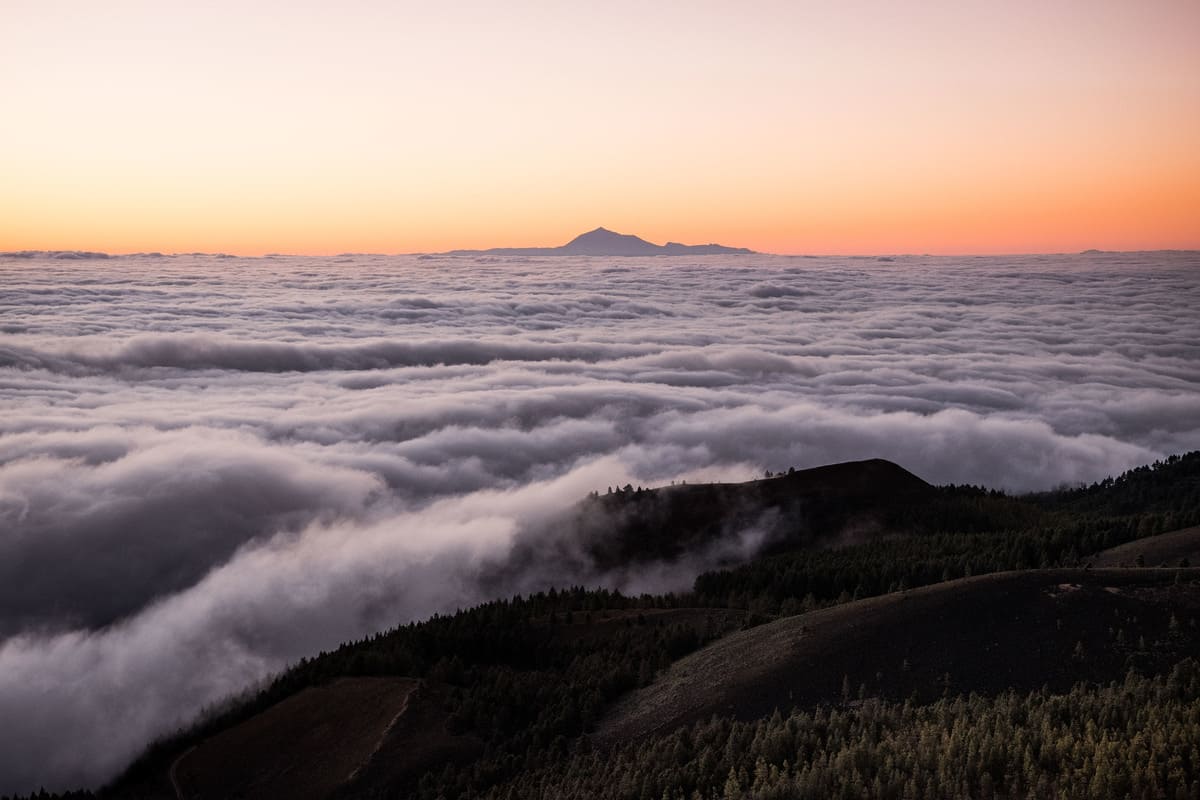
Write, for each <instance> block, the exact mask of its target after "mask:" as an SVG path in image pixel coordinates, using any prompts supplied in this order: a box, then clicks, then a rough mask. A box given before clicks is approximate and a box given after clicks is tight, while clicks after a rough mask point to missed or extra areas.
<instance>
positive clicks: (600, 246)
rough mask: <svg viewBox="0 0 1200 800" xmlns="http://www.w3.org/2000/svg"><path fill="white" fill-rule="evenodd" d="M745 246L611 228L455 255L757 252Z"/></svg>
mask: <svg viewBox="0 0 1200 800" xmlns="http://www.w3.org/2000/svg"><path fill="white" fill-rule="evenodd" d="M753 254H754V251H753V250H750V249H749V248H745V247H726V246H725V245H721V244H680V243H679V242H667V243H666V244H653V243H652V242H647V241H646V240H645V239H643V238H641V237H639V236H633V235H632V234H628V233H616V232H614V231H610V230H608V229H607V228H596V229H595V230H594V231H588V232H587V233H581V234H579V235H578V236H576V237H575V238H574V239H572V240H571V241H569V242H567V243H566V244H564V245H561V246H559V247H493V248H491V249H489V250H451V251H449V252H448V253H445V254H444V255H452V256H483V255H486V256H715V255H753Z"/></svg>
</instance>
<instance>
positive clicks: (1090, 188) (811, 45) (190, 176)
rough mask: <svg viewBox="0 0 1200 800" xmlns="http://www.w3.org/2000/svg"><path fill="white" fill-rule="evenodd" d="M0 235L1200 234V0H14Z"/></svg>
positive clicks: (1098, 244) (1164, 243) (1054, 243)
mask: <svg viewBox="0 0 1200 800" xmlns="http://www.w3.org/2000/svg"><path fill="white" fill-rule="evenodd" d="M0 28H2V29H3V30H4V39H5V46H4V47H3V48H2V49H0V107H2V108H4V109H5V124H4V125H3V126H0V154H2V155H0V174H2V175H3V179H2V180H0V250H14V249H93V250H105V251H109V252H138V251H163V252H188V251H208V252H218V251H219V252H229V253H237V254H247V255H253V254H262V253H267V252H291V253H307V254H332V253H339V252H392V253H395V252H418V251H436V250H444V249H450V248H458V247H491V246H532V245H554V244H561V243H563V242H565V241H567V240H569V239H570V238H572V237H573V236H575V235H576V234H578V233H580V232H582V231H585V230H590V229H591V228H594V227H596V226H598V225H603V226H605V227H608V228H611V229H614V230H618V231H622V232H629V233H636V234H639V235H641V236H643V237H644V238H647V239H649V240H651V241H655V242H659V243H661V242H664V241H667V240H674V241H682V242H686V243H704V242H708V241H718V242H721V243H723V244H729V245H735V246H746V247H751V248H754V249H757V250H760V251H767V252H780V253H809V252H813V253H895V252H918V253H921V252H932V253H1012V252H1072V251H1077V250H1082V249H1086V248H1101V249H1124V250H1130V249H1157V248H1196V247H1200V147H1198V146H1197V142H1200V46H1198V45H1197V41H1198V40H1200V39H1198V37H1200V3H1196V2H1195V1H1194V0H1147V2H1138V3H1130V2H1124V1H1122V2H1114V1H1111V0H1096V1H1094V2H1026V1H1025V0H1019V1H1017V2H1011V3H994V2H944V3H943V2H924V3H890V2H879V3H870V2H845V3H819V4H818V3H810V2H794V1H793V2H758V3H732V2H730V3H716V2H689V3H674V2H662V3H653V4H646V3H641V2H638V3H634V2H623V1H622V0H616V1H615V2H609V3H603V4H597V3H562V2H535V1H534V0H514V1H513V2H508V3H492V2H478V3H476V2H460V3H453V4H441V3H426V2H422V3H416V2H384V1H383V0H357V1H356V0H348V1H347V2H342V3H337V4H331V3H325V2H320V3H318V2H306V1H305V0H290V1H289V2H257V3H249V4H248V3H243V2H233V1H232V0H212V1H211V2H205V3H194V2H176V1H174V0H154V1H153V2H138V1H130V0H113V1H112V2H106V3H94V2H90V1H84V0H69V1H60V0H31V1H27V0H3V2H0Z"/></svg>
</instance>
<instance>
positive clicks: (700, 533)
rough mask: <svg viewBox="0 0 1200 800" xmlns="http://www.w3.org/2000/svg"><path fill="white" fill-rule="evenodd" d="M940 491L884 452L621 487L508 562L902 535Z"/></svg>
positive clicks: (599, 562) (650, 556)
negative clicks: (757, 473)
mask: <svg viewBox="0 0 1200 800" xmlns="http://www.w3.org/2000/svg"><path fill="white" fill-rule="evenodd" d="M934 494H935V490H934V489H933V487H932V486H930V485H929V484H927V483H926V482H925V481H923V480H921V479H920V478H918V477H917V476H915V475H913V474H912V473H911V472H909V471H907V470H905V469H903V468H902V467H899V466H897V465H896V464H893V463H891V462H890V461H884V460H882V459H872V460H869V461H854V462H847V463H843V464H833V465H830V466H825V467H817V468H814V469H807V470H799V471H789V472H788V473H786V474H780V475H778V476H775V477H771V478H764V479H762V480H755V481H748V482H746V483H710V484H679V485H674V486H664V487H660V488H656V489H642V488H641V487H636V488H635V487H633V486H626V487H623V488H622V487H613V488H612V489H610V490H609V492H608V493H602V494H597V495H593V496H592V497H590V498H588V499H587V500H585V501H583V502H582V503H580V504H579V505H578V506H576V507H575V509H574V510H573V511H572V512H571V513H569V514H568V515H567V516H566V517H565V518H563V519H560V520H558V521H556V523H555V525H556V526H558V527H560V528H565V529H566V530H568V531H569V532H570V535H567V536H562V537H556V540H557V541H558V542H559V544H558V545H557V546H556V547H557V549H556V550H555V551H553V552H547V548H548V547H555V545H550V544H547V542H546V537H544V536H541V535H539V534H538V533H536V532H535V533H533V534H531V535H530V536H529V537H527V539H526V540H525V541H524V542H522V543H520V544H519V545H518V546H517V548H516V551H515V552H514V554H513V557H512V558H511V559H510V560H509V561H510V563H509V564H508V565H506V567H505V569H510V570H518V571H519V570H522V569H524V568H525V567H526V566H527V565H528V564H530V563H533V562H535V561H539V560H544V559H548V558H549V559H554V560H555V561H556V562H560V563H561V562H564V561H567V562H569V561H572V560H578V559H580V558H585V559H587V560H588V561H589V562H590V563H592V564H593V565H594V566H595V567H597V568H599V569H601V570H608V569H617V568H624V567H628V566H630V565H633V564H638V563H643V562H649V561H672V560H674V559H677V558H680V557H681V556H683V555H685V554H688V553H698V552H703V551H705V549H706V548H711V547H714V546H718V545H720V544H721V543H726V542H729V541H736V540H738V539H739V537H741V538H744V539H745V540H747V541H748V542H750V543H751V544H752V545H753V546H755V548H756V549H757V551H758V552H762V553H770V552H778V551H783V550H790V549H795V548H797V547H809V546H831V545H835V544H842V543H847V542H852V541H863V540H867V539H870V538H872V537H874V536H879V535H884V534H886V533H894V532H900V527H899V526H900V525H901V524H907V521H908V519H907V518H908V512H907V511H906V509H909V508H911V507H912V506H913V505H914V504H918V503H920V502H921V501H924V500H927V499H929V498H931V497H932V496H933V495H934ZM753 554H754V553H750V554H749V555H753ZM745 557H746V556H743V558H745Z"/></svg>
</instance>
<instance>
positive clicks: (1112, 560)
mask: <svg viewBox="0 0 1200 800" xmlns="http://www.w3.org/2000/svg"><path fill="white" fill-rule="evenodd" d="M1138 556H1141V557H1142V562H1143V563H1144V564H1145V566H1148V567H1158V566H1166V567H1174V566H1178V565H1179V562H1180V561H1181V560H1182V559H1187V560H1188V562H1189V563H1190V564H1191V565H1200V526H1197V527H1193V528H1184V529H1183V530H1180V531H1171V532H1170V533H1160V534H1159V535H1158V536H1148V537H1146V538H1145V539H1137V540H1135V541H1132V542H1127V543H1125V544H1123V545H1118V546H1117V547H1110V548H1109V549H1108V550H1104V551H1101V552H1099V553H1097V554H1096V555H1095V557H1093V558H1092V559H1091V562H1092V565H1093V566H1096V567H1132V566H1134V565H1136V564H1137V559H1138Z"/></svg>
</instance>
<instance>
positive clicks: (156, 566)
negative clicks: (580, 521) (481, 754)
mask: <svg viewBox="0 0 1200 800" xmlns="http://www.w3.org/2000/svg"><path fill="white" fill-rule="evenodd" d="M1198 306H1200V256H1198V255H1197V254H1188V253H1174V254H1137V255H1130V254H1095V255H1086V256H1059V257H1021V258H967V259H949V258H938V259H933V258H917V257H897V258H896V259H895V260H894V261H891V262H877V261H875V260H867V259H849V258H829V259H807V258H781V257H765V256H764V257H758V256H755V257H741V258H738V259H736V260H724V261H723V260H722V259H721V258H719V257H711V258H681V259H645V260H639V259H620V260H613V259H599V258H595V259H591V258H579V259H565V258H555V259H522V258H512V259H497V258H488V259H479V260H475V259H469V258H457V259H456V258H447V259H440V260H439V259H429V258H426V259H415V258H406V257H369V256H361V257H360V256H354V257H339V258H326V259H309V258H292V257H277V258H276V257H272V258H263V259H230V258H217V257H204V256H186V257H184V256H180V257H162V258H153V259H147V258H132V257H131V258H111V259H106V260H76V259H58V258H50V257H42V256H38V255H36V254H34V255H31V256H23V257H21V258H3V257H0V320H2V323H0V408H3V409H4V414H3V415H0V609H2V612H0V718H3V719H5V720H9V721H14V720H15V721H16V723H15V724H8V725H6V726H3V730H0V793H4V792H13V791H28V790H30V789H36V788H37V787H38V786H41V785H45V786H46V787H47V788H68V787H73V786H80V785H95V784H97V783H98V782H101V781H103V780H105V779H107V778H109V777H111V776H112V775H113V774H114V773H115V772H116V771H118V770H119V769H120V768H121V767H122V766H123V765H124V764H125V763H126V762H127V761H128V760H129V759H130V758H131V757H133V756H134V755H135V754H136V753H137V752H138V750H139V749H140V748H141V747H143V746H144V745H145V744H146V743H147V742H148V741H149V740H150V739H151V738H153V737H154V736H158V735H162V734H164V733H166V732H169V731H170V730H171V729H173V728H174V727H175V726H178V725H180V724H184V723H185V722H186V721H187V720H188V719H190V718H192V717H193V716H194V715H195V714H196V713H197V712H198V711H199V710H200V709H202V708H203V707H204V706H206V705H209V704H212V703H214V702H217V701H219V700H220V699H221V698H223V697H225V696H227V695H228V694H230V693H231V692H235V691H238V690H240V689H242V688H244V687H247V686H249V685H252V684H253V683H254V682H255V681H258V680H261V679H263V678H264V677H266V676H268V675H270V674H271V673H272V672H273V671H275V670H278V669H280V668H282V667H283V666H285V665H286V664H287V663H289V662H290V661H294V660H295V659H297V658H299V657H300V656H303V655H310V654H312V653H313V652H315V651H317V650H320V649H323V648H330V647H332V646H335V645H336V644H338V643H339V642H341V641H344V640H347V639H351V638H354V637H358V636H362V635H365V634H367V633H370V632H372V631H375V630H378V629H381V628H385V627H389V626H391V625H394V624H397V623H400V622H404V621H407V620H410V619H414V618H419V617H422V616H424V615H427V614H430V613H433V612H435V611H445V610H452V609H453V608H455V607H458V606H462V605H466V604H469V603H472V602H475V601H478V600H481V599H484V594H485V590H484V589H483V588H481V587H482V584H481V579H480V576H481V574H482V573H483V572H484V571H485V570H486V569H487V566H488V565H493V566H494V565H495V564H496V563H503V561H504V559H505V558H506V556H507V554H508V553H509V552H510V549H511V548H512V546H513V543H514V541H515V540H516V539H517V538H519V534H520V533H521V532H522V531H528V530H534V529H538V530H542V529H545V530H548V531H554V530H556V528H555V526H554V525H550V524H547V522H548V521H551V520H553V518H554V515H556V514H559V513H561V512H562V511H563V510H564V509H565V508H567V507H568V506H570V504H572V503H574V502H575V501H576V500H578V499H579V498H581V497H582V496H583V495H584V494H586V493H587V492H588V491H591V490H601V491H603V490H604V488H605V487H606V486H608V485H614V484H624V483H626V482H632V483H635V484H643V485H652V484H656V483H665V482H667V481H670V480H680V479H686V480H689V481H696V480H707V479H726V480H737V479H745V478H748V477H751V476H752V475H753V474H755V473H757V472H760V471H761V470H762V469H764V468H766V469H785V468H787V467H789V466H795V467H797V468H803V467H809V466H816V465H819V464H823V463H829V462H834V461H842V460H849V459H858V458H870V457H883V458H889V459H892V460H894V461H896V462H898V463H900V464H902V465H903V466H905V467H907V468H908V469H911V470H912V471H914V472H916V473H917V474H918V475H920V476H922V477H924V478H925V479H927V480H930V481H932V482H943V483H944V482H956V483H963V482H971V483H982V484H987V485H990V486H998V487H1003V488H1007V489H1011V490H1030V489H1041V488H1049V487H1052V486H1055V485H1059V484H1062V483H1074V482H1078V481H1091V480H1096V479H1099V478H1102V477H1104V476H1106V475H1109V474H1113V473H1116V472H1119V471H1121V470H1123V469H1126V468H1128V467H1131V466H1134V465H1137V464H1141V463H1145V462H1148V461H1152V460H1154V459H1156V458H1158V457H1161V456H1163V455H1166V454H1168V453H1171V452H1179V451H1183V450H1189V449H1195V448H1200V316H1198V315H1196V314H1195V312H1194V309H1195V308H1196V307H1198ZM548 535H553V534H548ZM564 535H565V534H564ZM756 535H757V534H756V531H755V530H746V531H736V532H731V536H730V539H729V541H728V542H726V543H724V544H722V546H721V547H719V548H715V549H714V550H713V551H711V552H706V553H697V554H692V555H691V556H689V557H688V558H687V559H686V560H685V561H684V562H683V563H680V564H670V565H663V564H659V565H648V566H647V567H646V568H645V569H641V570H634V571H630V572H627V573H623V574H620V575H613V574H600V573H597V572H595V571H593V570H589V568H588V565H587V564H586V563H583V562H580V563H573V564H572V565H571V566H570V568H569V571H568V572H561V571H560V572H556V571H555V569H554V568H549V567H547V566H546V565H540V566H539V567H538V568H537V569H535V570H530V571H528V572H525V573H522V574H516V575H512V576H511V577H510V578H507V580H508V581H509V582H508V583H507V584H505V585H504V586H501V587H499V590H501V591H527V590H530V589H534V588H539V587H541V586H544V585H546V584H548V583H558V584H560V585H561V584H567V583H574V582H581V581H583V582H604V583H607V584H609V585H613V586H619V587H621V588H623V589H626V590H639V591H640V590H646V589H652V588H683V587H686V586H687V585H688V583H689V582H690V578H691V576H692V575H693V574H694V572H695V571H696V570H699V569H702V568H703V567H704V566H705V565H706V564H710V563H713V562H714V561H719V560H722V559H727V558H733V557H737V556H739V555H744V554H745V553H748V552H750V551H752V549H753V546H754V542H755V541H756V539H755V536H756ZM568 544H569V543H568ZM496 589H497V587H495V586H494V585H492V584H489V585H488V590H487V591H495V590H496Z"/></svg>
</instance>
